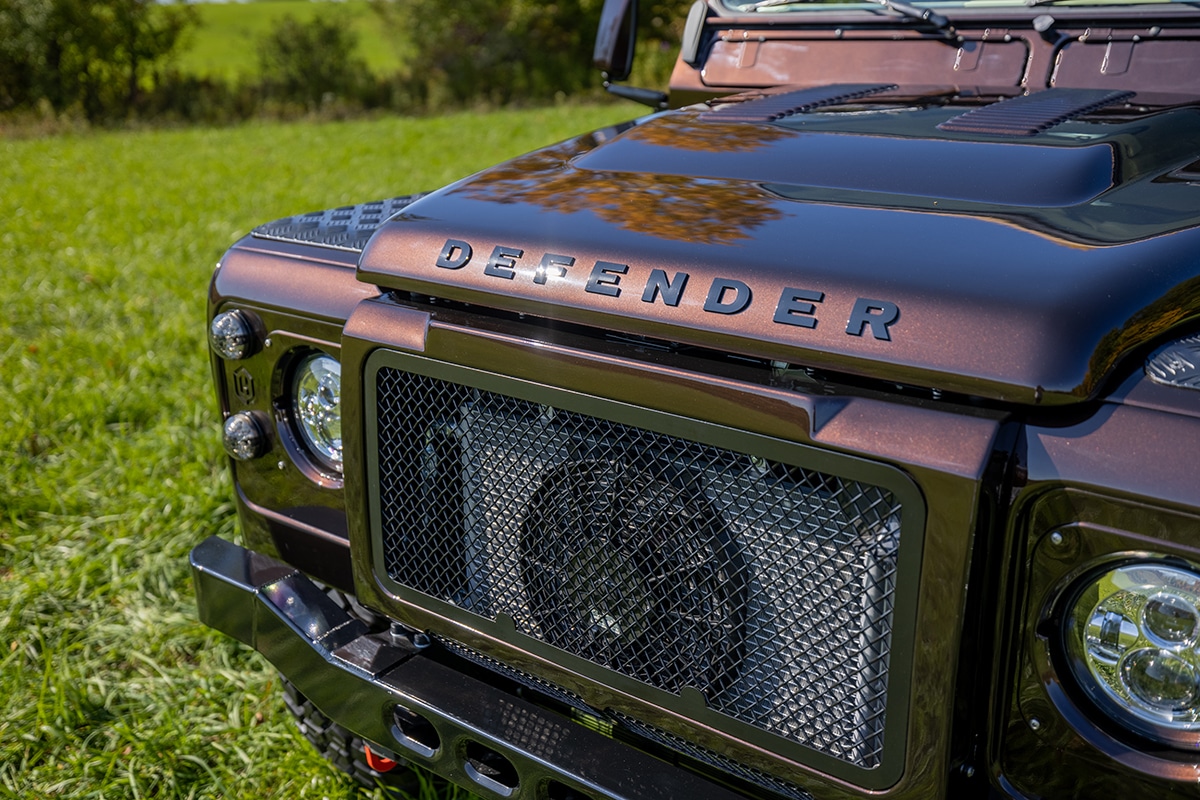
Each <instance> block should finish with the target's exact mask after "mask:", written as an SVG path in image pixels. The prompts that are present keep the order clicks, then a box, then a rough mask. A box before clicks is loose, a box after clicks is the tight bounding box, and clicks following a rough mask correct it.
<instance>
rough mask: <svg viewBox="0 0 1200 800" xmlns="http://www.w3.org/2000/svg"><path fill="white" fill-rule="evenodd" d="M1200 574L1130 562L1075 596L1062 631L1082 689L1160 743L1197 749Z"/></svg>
mask: <svg viewBox="0 0 1200 800" xmlns="http://www.w3.org/2000/svg"><path fill="white" fill-rule="evenodd" d="M1198 607H1200V571H1196V570H1193V569H1189V568H1185V567H1181V566H1174V565H1169V564H1165V563H1139V564H1127V565H1125V566H1122V567H1118V568H1116V569H1112V570H1109V571H1108V572H1105V573H1102V574H1100V575H1098V576H1093V577H1092V578H1091V579H1090V580H1087V581H1085V582H1084V584H1083V585H1082V586H1080V587H1079V588H1078V590H1077V591H1076V592H1075V593H1074V595H1073V599H1072V601H1071V603H1070V605H1069V607H1068V609H1067V612H1068V617H1067V620H1066V624H1065V625H1064V626H1063V634H1064V638H1065V641H1064V642H1063V644H1064V646H1065V649H1066V652H1067V654H1068V658H1069V663H1070V668H1071V672H1072V673H1073V674H1074V678H1075V680H1076V682H1077V683H1078V684H1079V686H1080V688H1082V689H1083V690H1084V692H1085V693H1087V695H1088V696H1089V697H1090V698H1091V699H1092V700H1093V701H1094V702H1095V703H1096V704H1097V705H1098V706H1099V707H1100V708H1102V709H1103V710H1104V711H1105V712H1106V713H1108V714H1109V715H1110V716H1112V717H1114V718H1115V719H1116V720H1117V721H1118V722H1120V723H1121V724H1123V725H1124V726H1126V727H1129V728H1132V729H1133V730H1135V731H1136V732H1138V733H1139V734H1141V735H1143V736H1146V737H1148V738H1150V739H1153V740H1155V741H1157V742H1160V743H1163V744H1173V745H1177V746H1183V747H1189V748H1190V747H1194V746H1195V745H1196V744H1198V743H1200V612H1198V611H1197V608H1198Z"/></svg>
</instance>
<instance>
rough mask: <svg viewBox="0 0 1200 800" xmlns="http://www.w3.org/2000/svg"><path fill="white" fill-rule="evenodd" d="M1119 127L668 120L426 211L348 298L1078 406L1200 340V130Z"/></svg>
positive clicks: (945, 117)
mask: <svg viewBox="0 0 1200 800" xmlns="http://www.w3.org/2000/svg"><path fill="white" fill-rule="evenodd" d="M1121 108H1122V110H1121V112H1120V113H1110V114H1109V115H1108V116H1104V115H1097V114H1093V115H1091V116H1087V117H1084V118H1081V119H1075V120H1068V121H1064V122H1057V123H1055V124H1053V125H1050V126H1047V129H1046V130H1045V131H1043V132H1037V133H1030V134H1021V135H1006V134H1005V133H1004V132H1003V131H1000V132H992V133H983V134H980V133H977V132H972V131H966V132H963V131H956V130H954V129H953V127H954V126H953V125H947V124H946V123H947V121H953V120H955V119H960V118H961V117H962V114H963V112H964V110H965V109H963V108H956V107H953V104H952V103H948V101H946V99H945V97H944V96H942V95H937V94H936V93H926V94H925V95H922V96H921V97H919V98H918V99H917V100H916V101H914V100H913V98H911V97H908V98H904V99H903V102H900V99H898V98H897V97H896V96H895V94H893V95H891V96H886V95H885V96H883V97H882V98H880V99H879V101H878V102H877V103H876V104H875V105H871V106H865V107H864V106H861V105H860V106H856V107H855V108H854V111H855V112H856V113H853V114H851V113H846V112H844V111H843V112H837V111H833V110H826V111H824V112H822V113H803V114H796V115H793V116H790V117H787V118H785V119H783V120H782V121H779V122H768V121H766V120H755V119H750V120H745V119H741V118H740V117H739V120H738V121H728V120H722V119H720V118H714V117H718V116H719V115H716V114H713V113H704V112H697V111H687V110H685V111H682V112H672V113H667V114H662V115H658V116H655V117H652V118H650V119H648V120H645V121H642V122H641V123H640V124H636V125H630V126H627V127H625V128H623V129H612V130H605V131H600V132H597V133H595V134H591V135H588V136H584V137H581V138H579V139H576V140H572V141H569V142H566V143H564V144H561V145H557V146H554V147H550V148H547V149H545V150H541V151H538V152H535V153H532V154H529V155H526V156H523V157H520V158H518V159H515V160H513V161H511V162H508V163H506V164H502V165H500V166H497V167H495V168H493V169H490V170H487V171H485V172H482V173H480V174H478V175H476V176H473V177H471V178H468V179H466V180H463V181H461V182H459V183H456V184H454V185H451V186H449V187H446V188H445V189H443V190H441V191H439V192H435V193H433V194H431V195H429V196H427V197H424V198H423V199H421V200H419V201H418V202H416V203H414V204H413V205H411V206H409V207H408V208H406V209H405V210H404V211H402V212H401V213H400V214H399V215H398V216H396V217H395V218H393V219H392V220H390V221H388V222H387V223H385V224H384V225H383V226H382V227H381V228H380V229H379V231H378V232H377V233H376V235H375V236H374V238H373V239H372V240H371V241H370V243H369V244H368V245H367V247H366V249H365V250H364V252H363V254H362V258H361V260H360V263H359V278H360V280H363V281H369V282H372V283H375V284H378V285H380V286H382V287H386V288H390V289H397V290H407V291H414V292H419V293H422V294H429V295H434V296H438V297H444V298H448V299H452V300H458V301H464V302H470V303H473V304H477V305H482V306H487V307H494V308H499V309H505V310H509V311H515V312H522V313H529V314H533V315H537V316H540V317H545V318H549V319H557V320H564V321H571V322H577V323H582V324H586V325H593V326H597V327H603V328H609V329H615V330H620V331H625V332H629V333H634V334H642V335H647V336H653V337H658V338H662V339H668V340H672V341H679V342H686V343H691V344H696V345H701V346H706V347H712V348H717V349H721V350H727V351H732V352H738V353H744V354H748V355H754V356H759V357H765V358H770V359H776V360H781V361H786V362H789V363H792V364H798V365H804V366H814V367H821V368H826V369H833V370H838V371H842V372H848V373H853V374H858V375H864V376H870V377H875V378H879V379H881V380H886V381H892V382H900V383H906V384H913V385H919V386H927V387H931V388H940V389H943V390H948V391H958V392H963V393H967V394H970V395H975V396H981V397H988V398H993V399H997V400H1005V401H1014V402H1021V403H1031V404H1032V403H1065V402H1072V401H1078V400H1081V399H1086V398H1089V397H1093V396H1095V395H1096V394H1097V393H1098V392H1099V391H1100V388H1101V384H1102V381H1103V379H1104V378H1105V376H1106V375H1107V374H1108V373H1110V372H1111V371H1112V370H1113V369H1114V368H1115V366H1116V365H1117V363H1118V362H1119V361H1120V359H1121V358H1122V357H1123V356H1125V355H1127V354H1129V353H1130V352H1131V351H1132V350H1134V349H1135V348H1138V347H1140V346H1141V345H1143V344H1145V343H1147V342H1148V341H1150V340H1152V339H1154V338H1156V337H1160V336H1162V335H1163V334H1164V333H1166V332H1167V331H1168V330H1170V329H1172V328H1175V327H1177V326H1179V325H1181V324H1183V323H1186V322H1188V321H1190V320H1193V319H1195V318H1196V317H1197V316H1200V277H1198V276H1200V229H1197V225H1198V224H1200V177H1198V176H1197V175H1196V174H1194V173H1193V172H1189V171H1188V165H1189V164H1191V163H1192V162H1194V161H1196V159H1198V158H1200V112H1198V111H1197V110H1196V109H1195V108H1193V107H1184V106H1177V107H1173V108H1172V107H1168V108H1163V109H1158V110H1154V111H1152V112H1148V111H1147V110H1146V109H1145V108H1142V109H1141V110H1140V111H1139V110H1138V109H1137V108H1135V107H1133V106H1130V105H1128V104H1127V103H1126V104H1122V106H1121ZM939 125H941V126H942V127H943V128H944V129H947V130H940V129H939V127H938V126H939ZM1193 169H1194V168H1193Z"/></svg>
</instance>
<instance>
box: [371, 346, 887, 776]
mask: <svg viewBox="0 0 1200 800" xmlns="http://www.w3.org/2000/svg"><path fill="white" fill-rule="evenodd" d="M376 392H377V397H376V403H377V412H378V417H377V419H378V432H379V433H378V442H377V445H378V464H379V475H378V491H379V507H380V523H381V526H382V537H383V547H384V554H385V563H386V569H387V572H388V574H389V576H390V577H391V578H392V579H393V580H394V581H396V582H397V583H399V584H401V585H402V586H405V587H408V588H410V589H413V590H416V591H418V592H420V593H423V594H425V595H428V596H431V597H434V598H437V599H439V600H442V601H445V602H448V603H452V604H454V605H456V606H458V607H460V608H462V609H465V610H467V611H470V612H473V613H474V614H478V615H480V616H482V617H485V618H489V619H494V618H496V617H497V616H498V615H505V616H506V617H509V618H511V619H512V621H513V623H514V624H515V627H516V629H517V630H518V631H519V632H521V633H523V634H526V635H528V636H531V637H534V638H535V639H538V640H541V641H544V642H547V643H549V644H551V645H554V646H556V647H558V648H561V649H562V650H565V651H567V652H569V653H572V654H574V655H577V656H580V657H583V658H586V659H588V660H590V661H592V662H594V663H596V664H599V665H601V666H603V667H606V668H608V669H610V670H614V671H616V672H618V673H621V674H623V675H626V676H628V677H630V678H635V679H637V680H639V681H642V682H644V683H646V684H649V685H651V686H653V687H656V688H658V689H662V690H665V691H668V692H679V691H680V690H682V689H683V688H684V687H693V688H694V689H697V690H699V691H700V692H701V693H702V694H703V695H704V697H705V699H706V701H707V704H708V706H709V708H711V709H714V710H717V711H720V712H723V713H725V714H727V715H729V716H732V717H734V718H736V719H738V720H741V721H743V722H745V723H748V724H750V725H754V726H757V727H759V728H761V729H764V730H766V731H770V732H771V733H774V734H777V735H779V736H781V737H784V738H786V739H788V740H791V741H794V742H798V743H801V744H804V745H807V746H809V747H813V748H816V749H818V750H820V751H822V752H825V753H828V754H830V755H833V756H836V757H838V758H841V759H843V760H845V761H848V762H850V763H853V764H856V765H858V766H861V767H868V768H869V767H874V766H877V765H878V764H879V763H880V757H881V753H882V747H883V727H884V716H885V705H886V692H887V666H888V654H889V647H890V641H891V617H892V600H893V594H894V589H895V585H894V584H895V582H894V576H895V570H896V556H897V551H898V548H899V536H900V508H899V505H898V503H897V501H896V500H895V498H894V497H893V496H892V495H891V493H890V492H888V491H886V490H884V489H881V488H879V487H876V486H871V485H867V484H864V483H860V482H856V481H851V480H846V479H842V478H839V477H836V476H832V475H827V474H822V473H818V472H813V471H810V470H806V469H802V468H800V467H797V466H794V465H788V464H783V463H778V462H773V461H768V460H764V459H761V458H756V457H752V456H749V455H745V454H742V453H738V452H734V451H731V450H726V449H722V448H718V447H713V446H709V445H706V444H700V443H696V442H692V441H687V440H685V439H681V438H677V437H674V436H668V435H664V434H661V433H655V432H653V431H649V430H645V429H642V428H637V427H632V426H629V425H623V424H619V423H616V422H611V421H608V420H604V419H600V418H598V417H593V416H589V415H586V414H580V413H575V412H572V411H565V410H563V409H558V408H552V407H550V406H546V405H539V404H536V403H531V402H528V401H525V400H520V399H516V398H513V397H509V396H505V395H501V394H496V393H493V392H487V391H482V390H478V389H473V388H470V387H467V386H463V385H459V384H456V383H451V382H448V381H444V380H440V379H436V378H429V377H425V376H421V375H416V374H411V373H407V372H402V371H399V370H396V369H392V368H383V369H381V370H380V371H379V372H378V374H377V377H376Z"/></svg>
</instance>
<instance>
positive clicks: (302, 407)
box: [292, 353, 342, 472]
mask: <svg viewBox="0 0 1200 800" xmlns="http://www.w3.org/2000/svg"><path fill="white" fill-rule="evenodd" d="M341 399H342V365H341V364H340V363H338V360H337V359H336V358H333V357H332V356H329V355H326V354H324V353H316V354H314V355H311V356H309V357H307V358H305V359H304V360H303V361H302V362H300V365H299V367H297V369H296V372H295V377H294V378H293V379H292V410H293V412H294V414H295V420H296V428H297V430H298V431H299V433H300V438H301V439H303V440H304V444H305V446H306V447H307V449H308V452H309V453H310V454H311V455H312V456H313V457H314V458H315V459H316V460H317V461H318V462H319V463H320V464H322V465H324V466H325V467H328V468H329V469H333V470H336V471H338V472H341V471H342V404H341Z"/></svg>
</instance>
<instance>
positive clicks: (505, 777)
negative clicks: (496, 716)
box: [464, 742, 520, 797]
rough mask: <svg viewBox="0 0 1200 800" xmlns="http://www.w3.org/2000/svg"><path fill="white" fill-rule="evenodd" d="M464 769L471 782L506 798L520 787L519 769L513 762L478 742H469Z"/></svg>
mask: <svg viewBox="0 0 1200 800" xmlns="http://www.w3.org/2000/svg"><path fill="white" fill-rule="evenodd" d="M464 768H465V770H466V773H467V775H468V776H470V778H471V780H473V781H475V782H476V783H478V784H479V785H480V786H483V787H485V788H488V789H491V790H492V791H493V792H496V793H497V794H499V795H502V796H504V797H508V796H510V795H512V794H513V793H514V792H515V791H516V790H517V786H519V785H520V780H519V778H518V777H517V768H516V767H514V766H513V764H512V762H511V761H509V760H508V759H507V758H505V757H504V756H502V755H500V754H499V753H497V752H496V751H495V750H493V749H491V748H490V747H484V746H483V745H481V744H479V743H478V742H467V763H466V764H465V765H464Z"/></svg>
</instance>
